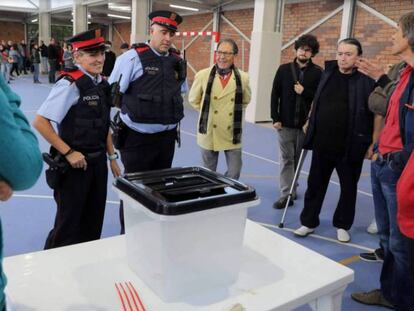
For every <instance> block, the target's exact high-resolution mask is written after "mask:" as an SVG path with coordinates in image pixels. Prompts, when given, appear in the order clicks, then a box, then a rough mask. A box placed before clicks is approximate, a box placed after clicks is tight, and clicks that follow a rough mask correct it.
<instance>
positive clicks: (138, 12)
mask: <svg viewBox="0 0 414 311" xmlns="http://www.w3.org/2000/svg"><path fill="white" fill-rule="evenodd" d="M151 6H152V5H151V0H132V12H131V42H130V43H131V44H133V43H139V42H145V41H146V40H148V39H149V32H148V30H149V25H150V24H149V19H148V14H149V13H150V11H151Z"/></svg>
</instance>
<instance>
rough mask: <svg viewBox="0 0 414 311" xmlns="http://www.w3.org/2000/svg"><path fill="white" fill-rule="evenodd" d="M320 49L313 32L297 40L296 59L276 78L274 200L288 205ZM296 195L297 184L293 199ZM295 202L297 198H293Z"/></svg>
mask: <svg viewBox="0 0 414 311" xmlns="http://www.w3.org/2000/svg"><path fill="white" fill-rule="evenodd" d="M318 52H319V42H318V40H317V39H316V37H315V36H313V35H309V34H307V35H303V36H301V37H299V39H298V40H296V41H295V55H296V57H295V59H294V60H293V62H290V63H287V64H283V65H281V66H280V67H279V69H278V70H277V72H276V76H275V79H274V80H273V89H272V97H271V117H272V120H273V127H274V128H275V129H276V130H277V131H278V134H279V147H280V198H279V200H278V201H276V202H275V203H274V204H273V207H274V208H276V209H281V208H284V207H285V205H286V201H287V198H288V195H289V190H290V185H291V183H292V182H293V177H294V174H295V170H296V167H297V165H298V160H299V155H300V151H301V149H302V144H303V139H304V136H305V135H304V133H303V131H302V127H303V125H304V124H305V122H306V120H307V116H308V113H309V109H310V106H311V103H312V100H313V97H314V95H315V92H316V89H317V87H318V84H319V80H320V78H321V74H322V69H321V68H320V67H319V66H318V65H316V64H314V63H313V62H312V57H314V56H315V55H316V54H317V53H318ZM295 198H296V185H295V188H294V193H293V196H292V199H295ZM289 205H293V200H291V201H290V202H289Z"/></svg>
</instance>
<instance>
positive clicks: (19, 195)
mask: <svg viewBox="0 0 414 311" xmlns="http://www.w3.org/2000/svg"><path fill="white" fill-rule="evenodd" d="M13 197H16V198H30V199H48V200H50V199H51V200H54V197H53V196H51V195H39V194H13ZM106 203H107V204H119V201H109V200H107V201H106Z"/></svg>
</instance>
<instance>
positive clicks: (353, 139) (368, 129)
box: [304, 61, 375, 160]
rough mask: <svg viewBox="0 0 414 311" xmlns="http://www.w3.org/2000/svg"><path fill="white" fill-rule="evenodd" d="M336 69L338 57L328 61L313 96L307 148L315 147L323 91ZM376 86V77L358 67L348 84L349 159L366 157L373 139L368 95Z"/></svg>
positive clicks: (347, 146)
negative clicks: (317, 117) (360, 70)
mask: <svg viewBox="0 0 414 311" xmlns="http://www.w3.org/2000/svg"><path fill="white" fill-rule="evenodd" d="M335 70H338V64H337V61H331V62H327V63H326V67H325V72H324V73H323V75H322V78H321V81H320V83H319V86H318V89H317V91H316V94H315V98H314V100H313V106H312V112H311V116H310V119H309V127H308V130H307V133H306V137H305V142H304V148H305V149H313V147H314V146H313V138H314V135H315V129H316V127H317V126H318V125H317V124H316V122H315V120H316V114H317V113H318V106H319V99H320V95H321V92H322V90H323V89H324V87H325V85H326V83H327V81H328V80H329V78H330V77H331V76H332V74H333V73H334V72H335ZM374 88H375V81H374V80H373V79H371V78H369V77H368V76H366V75H364V74H362V73H360V72H359V71H357V70H355V71H354V72H353V73H352V74H351V77H350V79H349V86H348V91H349V95H348V98H349V102H348V104H349V106H348V126H347V128H348V129H347V136H346V144H345V145H346V150H345V155H344V157H345V158H346V159H350V160H360V159H361V157H362V158H363V157H364V155H365V153H366V150H367V148H368V146H369V145H370V144H371V142H372V131H373V122H374V116H373V113H372V112H371V111H370V110H369V108H368V97H369V95H370V94H371V92H372V91H373V90H374Z"/></svg>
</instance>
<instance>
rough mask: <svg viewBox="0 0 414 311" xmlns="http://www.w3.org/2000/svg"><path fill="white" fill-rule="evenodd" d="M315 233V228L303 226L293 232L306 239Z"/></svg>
mask: <svg viewBox="0 0 414 311" xmlns="http://www.w3.org/2000/svg"><path fill="white" fill-rule="evenodd" d="M314 231H315V228H308V227H306V226H301V227H300V228H298V229H296V230H295V231H293V233H294V234H295V235H297V236H301V237H305V236H308V235H309V234H311V233H313V232H314Z"/></svg>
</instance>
